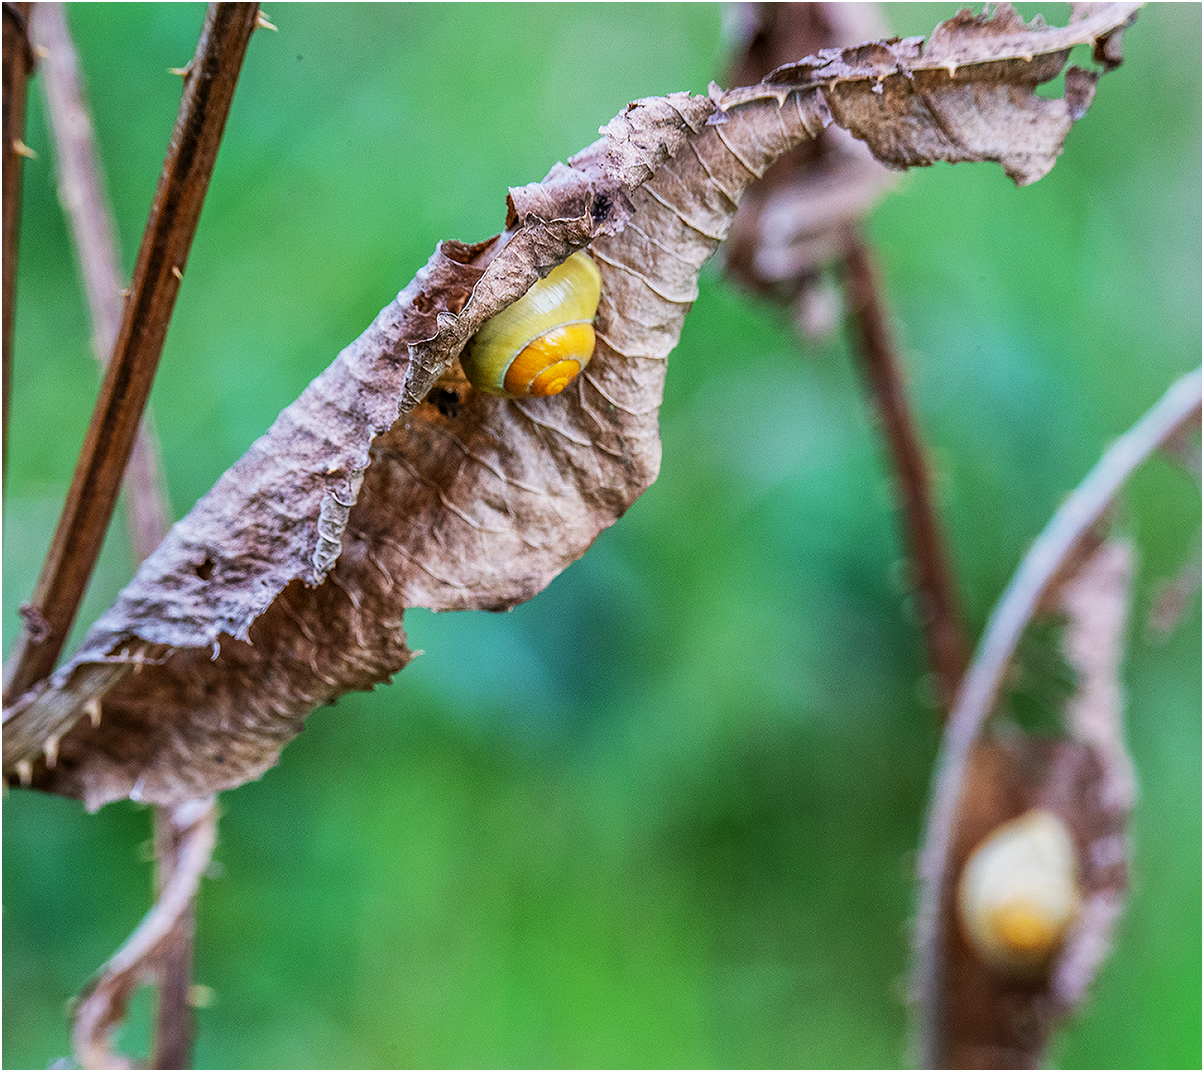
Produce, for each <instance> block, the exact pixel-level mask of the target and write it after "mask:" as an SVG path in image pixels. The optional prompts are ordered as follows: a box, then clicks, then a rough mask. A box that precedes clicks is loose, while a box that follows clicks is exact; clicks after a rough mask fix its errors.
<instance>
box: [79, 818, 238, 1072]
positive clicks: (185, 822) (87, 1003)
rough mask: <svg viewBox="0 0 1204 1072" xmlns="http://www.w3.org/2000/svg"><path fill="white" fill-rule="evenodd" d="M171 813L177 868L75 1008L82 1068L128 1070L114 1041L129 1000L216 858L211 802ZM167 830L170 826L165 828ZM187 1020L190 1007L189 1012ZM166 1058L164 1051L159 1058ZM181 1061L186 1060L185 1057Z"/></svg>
mask: <svg viewBox="0 0 1204 1072" xmlns="http://www.w3.org/2000/svg"><path fill="white" fill-rule="evenodd" d="M164 810H165V811H167V812H169V815H168V818H167V820H166V823H167V824H170V828H171V838H172V843H173V845H174V853H175V856H176V859H175V865H176V866H175V869H174V871H173V872H172V874H171V877H170V878H168V879H167V880H166V882H165V883H164V887H163V889H162V892H161V893H160V896H159V899H158V900H157V901H156V903H155V906H154V907H153V908H152V909H151V910H150V911H149V912H148V913H147V914H146V916H145V917H144V918H143V920H142V922H141V923H140V924H139V925H138V927H137V929H136V930H135V931H134V933H133V934H131V935H130V937H129V938H128V939H126V942H125V944H124V945H123V946H122V947H121V948H120V949H119V950H117V952H116V953H114V954H113V956H112V957H111V958H110V959H109V962H108V963H107V964H106V965H105V966H104V968H103V969H102V970H101V972H100V974H99V975H98V976H97V977H96V978H95V979H94V980H93V981H92V982H91V983H89V984H88V986H87V987H86V988H85V990H84V993H83V994H82V995H81V997H80V1000H79V1003H78V1004H77V1006H76V1009H75V1022H74V1024H73V1026H72V1031H71V1042H72V1048H73V1049H74V1051H75V1056H76V1059H77V1060H78V1061H79V1063H80V1066H81V1067H83V1068H128V1067H130V1063H129V1062H128V1061H127V1060H126V1059H125V1058H123V1057H121V1056H120V1055H118V1054H116V1053H114V1052H113V1050H112V1049H111V1047H110V1044H109V1037H110V1035H111V1034H112V1032H113V1030H114V1028H115V1027H116V1026H117V1025H118V1024H120V1022H121V1020H122V1018H123V1017H124V1015H125V1009H126V1005H127V1004H128V1003H129V999H130V997H131V996H132V995H133V994H134V992H135V991H136V990H137V988H138V986H139V984H140V983H141V982H142V981H143V980H144V978H145V976H146V974H147V972H148V971H149V970H150V968H151V966H153V965H154V964H155V962H156V959H157V958H158V957H159V956H160V955H161V954H162V953H163V952H164V951H165V948H166V946H167V945H168V944H169V943H170V942H171V941H172V940H173V938H174V936H175V935H176V934H177V933H178V929H179V926H180V920H181V918H182V917H184V916H186V915H188V913H189V912H190V910H191V905H192V902H193V899H194V898H195V896H196V890H197V885H198V883H199V882H200V880H201V876H202V875H203V874H204V873H205V870H206V868H208V866H209V863H210V860H211V859H212V857H213V848H214V845H215V844H216V842H217V808H216V805H215V804H214V801H213V799H212V798H208V799H205V800H190V801H186V802H185V803H183V804H179V805H177V806H176V807H175V808H170V809H164ZM165 825H166V824H165ZM184 1015H185V1016H187V1008H186V1006H185V1007H184ZM160 1053H163V1055H164V1056H165V1057H166V1056H168V1055H167V1054H166V1053H164V1051H163V1048H162V1046H160V1047H159V1049H158V1051H157V1053H156V1060H157V1059H158V1057H159V1054H160ZM179 1056H182V1057H184V1058H186V1057H187V1054H186V1053H183V1054H181V1055H179ZM169 1059H171V1060H172V1061H173V1063H170V1064H156V1067H158V1068H183V1067H186V1066H187V1063H186V1061H185V1060H181V1061H179V1062H178V1063H175V1062H174V1056H173V1057H170V1058H169Z"/></svg>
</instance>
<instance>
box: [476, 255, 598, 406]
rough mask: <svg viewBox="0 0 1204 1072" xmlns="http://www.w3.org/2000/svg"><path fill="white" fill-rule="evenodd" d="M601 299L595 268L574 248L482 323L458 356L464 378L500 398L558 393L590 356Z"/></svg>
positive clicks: (591, 261) (588, 257)
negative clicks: (559, 262) (528, 288)
mask: <svg viewBox="0 0 1204 1072" xmlns="http://www.w3.org/2000/svg"><path fill="white" fill-rule="evenodd" d="M601 297H602V276H601V274H600V273H599V272H598V266H597V265H596V264H594V262H593V260H592V259H591V258H590V256H589V255H588V254H587V253H586V252H585V251H584V250H578V251H577V252H576V253H574V254H573V255H572V256H571V257H569V259H568V260H566V261H565V262H564V263H563V264H560V265H557V266H556V267H555V268H553V269H552V271H551V272H550V273H548V276H547V278H545V279H538V280H536V281H535V283H534V285H533V286H532V287H531V289H530V290H528V291H527V293H526V294H524V295H523V296H522V297H521V298H519V299H518V300H517V301H516V302H513V303H512V304H510V305H508V306H506V308H505V309H503V310H502V311H501V312H500V313H498V314H497V315H496V316H494V317H492V318H490V319H489V320H486V321H485V323H484V324H482V325H481V328H480V330H479V331H478V332H477V333H476V334H475V335H474V336H473V337H472V338H471V339H470V340H469V341H468V345H467V346H466V347H464V352H463V353H462V354H461V355H460V364H461V365H462V366H463V367H464V374H465V375H466V376H467V377H468V382H469V383H471V384H472V385H473V386H474V387H476V388H478V389H479V390H481V391H487V392H489V394H491V395H501V396H502V397H504V398H528V397H531V396H538V395H555V394H559V393H560V392H561V391H563V390H564V389H565V388H566V387H567V386H568V385H569V384H570V383H572V381H573V380H574V379H575V378H576V376H577V374H578V373H579V372H580V371H581V370H582V369H583V368H585V366H586V365H588V364H589V359H590V358H591V357H592V356H593V353H594V317H595V315H597V312H598V302H599V301H600V300H601Z"/></svg>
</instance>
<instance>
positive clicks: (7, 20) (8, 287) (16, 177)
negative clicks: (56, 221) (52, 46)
mask: <svg viewBox="0 0 1204 1072" xmlns="http://www.w3.org/2000/svg"><path fill="white" fill-rule="evenodd" d="M30 6H31V5H30V4H10V3H6V4H5V5H4V132H3V133H4V153H3V169H4V170H3V175H4V180H3V215H4V237H3V243H4V250H3V258H4V266H3V289H4V294H3V306H4V308H3V318H4V320H3V324H2V325H0V332H2V333H3V334H2V337H3V355H2V360H3V382H2V384H0V391H2V394H0V398H2V399H3V401H2V403H0V405H2V411H0V421H2V424H0V429H2V431H0V466H3V474H4V477H7V475H8V400H9V398H10V397H11V396H12V384H13V378H12V370H13V320H14V313H15V309H14V302H15V300H16V290H17V239H18V236H19V234H20V219H21V162H22V157H23V156H24V155H25V153H24V152H23V151H22V150H23V149H24V139H25V98H26V85H27V83H28V81H29V74H30V71H32V70H33V50H32V48H31V47H30V44H29V9H30Z"/></svg>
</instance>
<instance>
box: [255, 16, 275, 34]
mask: <svg viewBox="0 0 1204 1072" xmlns="http://www.w3.org/2000/svg"><path fill="white" fill-rule="evenodd" d="M255 28H256V29H257V30H275V31H277V32H279V29H280V28H279V27H278V26H273V25H272V24H271V23H270V22H268V20H267V16H265V15H264V13H263V12H262V11H260V12H259V13H258V14H257V15H256V16H255Z"/></svg>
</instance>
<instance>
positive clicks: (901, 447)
mask: <svg viewBox="0 0 1204 1072" xmlns="http://www.w3.org/2000/svg"><path fill="white" fill-rule="evenodd" d="M844 272H845V284H846V287H847V291H848V299H849V305H850V307H851V312H852V317H853V320H854V324H855V326H856V330H857V335H858V338H859V340H860V343H861V348H860V355H861V359H862V363H863V365H864V368H865V375H866V380H867V383H868V386H869V391H870V396H871V399H872V401H873V404H874V407H875V409H876V410H877V412H878V415H879V417H880V419H881V421H882V428H883V433H884V435H885V437H886V443H887V447H888V449H889V451H890V456H891V460H892V462H893V464H894V469H895V477H896V486H897V488H898V493H899V499H900V502H901V505H902V507H903V513H904V517H905V524H904V530H905V538H906V539H907V541H908V543H909V545H910V558H911V563H912V570H913V574H912V578H913V581H914V584H915V588H916V600H917V603H918V607H919V617H920V625H921V628H922V630H923V633H924V643H925V646H926V647H927V649H928V662H929V665H930V666H931V667H932V671H933V674H934V675H935V678H936V682H937V703H938V705H939V707H940V710H941V711H942V713H945V714H947V713H948V711H949V708H950V706H951V705H952V703H953V697H954V695H956V692H957V687H958V683H959V682H960V681H961V678H962V674H963V673H964V671H965V668H966V663H967V662H968V661H969V650H970V645H969V642H968V640H967V639H966V638H967V634H966V629H965V626H964V624H963V619H962V612H961V607H960V602H959V599H958V594H957V588H956V585H955V584H954V581H953V573H952V571H951V570H950V568H949V555H948V552H947V550H946V548H945V543H944V539H943V537H942V533H941V526H940V523H939V522H938V520H937V516H936V508H935V505H934V503H933V494H932V481H931V479H930V476H929V468H928V462H927V460H926V458H925V454H924V446H923V444H922V443H921V442H920V437H919V433H918V431H917V430H916V425H915V421H914V420H913V419H912V415H911V411H910V409H909V408H908V405H907V395H906V392H905V391H904V388H903V375H902V372H901V369H900V365H899V361H898V358H897V356H896V353H895V347H894V342H893V340H892V338H891V333H890V327H889V325H888V323H887V315H886V310H885V309H884V307H883V304H882V301H881V298H880V296H879V295H880V291H879V287H878V282H877V278H876V273H875V271H874V266H873V263H872V261H871V258H870V254H869V251H868V250H867V249H866V246H865V243H864V242H863V241H862V239H861V237H860V236H859V235H858V234H857V232H856V230H855V229H854V228H850V229H849V230H848V232H847V236H846V239H845V244H844Z"/></svg>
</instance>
